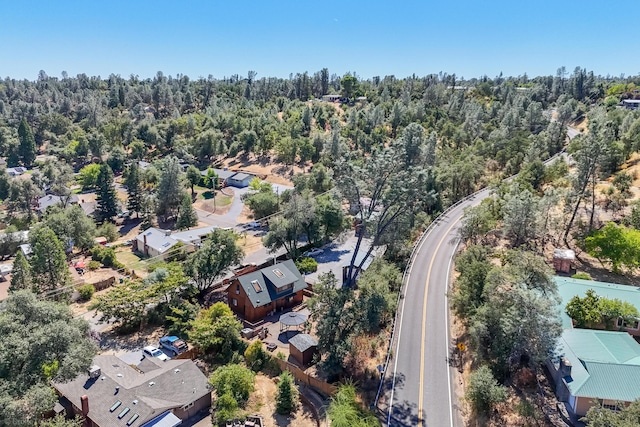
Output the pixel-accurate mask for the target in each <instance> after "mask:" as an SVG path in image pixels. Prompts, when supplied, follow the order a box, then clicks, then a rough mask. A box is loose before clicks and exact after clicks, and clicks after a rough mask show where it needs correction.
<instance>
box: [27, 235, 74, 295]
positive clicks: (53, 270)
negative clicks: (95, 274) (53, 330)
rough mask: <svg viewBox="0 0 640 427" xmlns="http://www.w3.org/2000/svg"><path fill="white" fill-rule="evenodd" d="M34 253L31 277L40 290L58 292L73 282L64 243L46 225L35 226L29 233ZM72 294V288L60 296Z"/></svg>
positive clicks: (30, 263) (30, 261) (31, 261)
mask: <svg viewBox="0 0 640 427" xmlns="http://www.w3.org/2000/svg"><path fill="white" fill-rule="evenodd" d="M29 243H30V244H31V249H32V250H33V253H32V255H31V257H30V258H29V265H30V266H31V277H32V279H33V282H34V286H35V289H34V290H37V291H38V292H50V293H51V292H52V293H54V294H56V293H57V289H59V288H64V287H65V286H67V285H69V284H70V282H71V273H70V272H69V266H68V265H67V257H66V255H65V253H64V245H63V243H62V242H61V241H60V239H58V237H57V236H56V234H55V233H54V232H53V230H52V229H51V228H49V227H47V226H46V225H41V226H38V227H34V228H33V229H32V230H31V232H30V233H29ZM68 294H70V290H68V291H65V292H62V293H61V295H60V296H65V295H68Z"/></svg>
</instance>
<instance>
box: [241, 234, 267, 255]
mask: <svg viewBox="0 0 640 427" xmlns="http://www.w3.org/2000/svg"><path fill="white" fill-rule="evenodd" d="M238 246H240V247H241V248H242V250H243V251H244V254H245V255H249V254H252V253H254V252H256V251H258V250H260V249H262V248H263V247H264V245H263V244H262V237H260V236H254V235H252V234H248V233H243V234H242V237H240V239H238Z"/></svg>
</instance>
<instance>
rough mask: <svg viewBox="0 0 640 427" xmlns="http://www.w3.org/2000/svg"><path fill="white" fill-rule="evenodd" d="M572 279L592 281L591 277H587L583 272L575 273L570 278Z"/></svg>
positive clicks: (587, 274)
mask: <svg viewBox="0 0 640 427" xmlns="http://www.w3.org/2000/svg"><path fill="white" fill-rule="evenodd" d="M571 278H572V279H582V280H593V279H592V278H591V276H590V275H589V273H584V272H580V273H576V274H574V275H573V276H571Z"/></svg>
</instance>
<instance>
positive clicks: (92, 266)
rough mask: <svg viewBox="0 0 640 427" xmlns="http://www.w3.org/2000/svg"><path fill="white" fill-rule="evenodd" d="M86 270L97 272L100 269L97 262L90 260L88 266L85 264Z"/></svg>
mask: <svg viewBox="0 0 640 427" xmlns="http://www.w3.org/2000/svg"><path fill="white" fill-rule="evenodd" d="M87 268H88V269H89V270H91V271H94V270H97V269H99V268H100V263H99V262H98V261H94V260H91V261H89V264H87Z"/></svg>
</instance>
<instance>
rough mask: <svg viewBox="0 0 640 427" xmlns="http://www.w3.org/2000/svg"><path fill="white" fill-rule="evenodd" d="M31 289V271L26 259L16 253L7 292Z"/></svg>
mask: <svg viewBox="0 0 640 427" xmlns="http://www.w3.org/2000/svg"><path fill="white" fill-rule="evenodd" d="M30 287H31V269H30V267H29V263H28V262H27V259H26V258H25V257H24V255H23V254H22V251H18V254H17V255H16V259H15V261H13V271H12V272H11V285H10V286H9V292H10V293H13V292H16V291H19V290H22V289H30Z"/></svg>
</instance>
